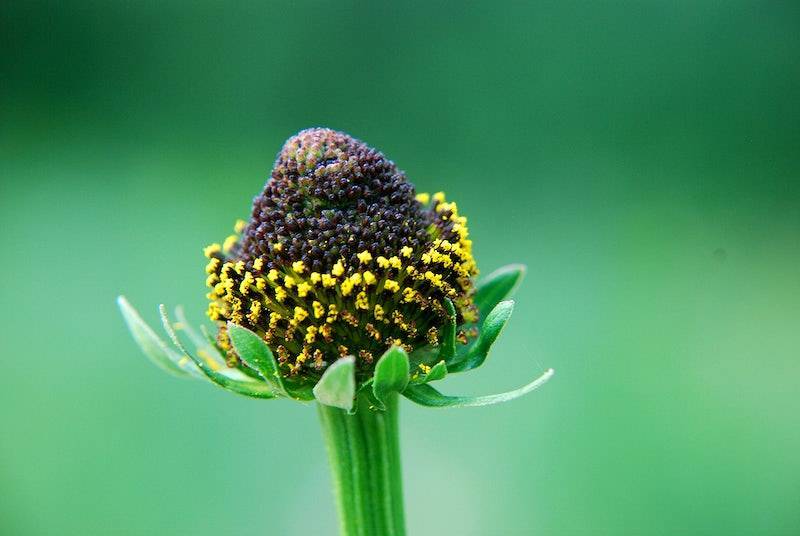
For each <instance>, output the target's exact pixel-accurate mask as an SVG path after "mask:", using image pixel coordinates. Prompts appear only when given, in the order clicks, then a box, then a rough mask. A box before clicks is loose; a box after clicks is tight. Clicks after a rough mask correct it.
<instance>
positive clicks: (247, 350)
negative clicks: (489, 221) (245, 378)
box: [228, 322, 289, 397]
mask: <svg viewBox="0 0 800 536" xmlns="http://www.w3.org/2000/svg"><path fill="white" fill-rule="evenodd" d="M228 336H229V337H230V338H231V343H232V344H233V348H234V350H236V353H237V354H238V355H239V358H240V359H241V360H242V361H244V363H245V365H247V366H248V367H250V368H252V369H253V370H255V371H257V372H258V373H259V374H260V375H261V376H262V377H263V378H264V380H266V381H267V382H268V383H269V384H270V385H271V386H272V391H273V392H274V393H275V394H277V395H283V396H286V397H288V396H289V393H287V392H286V387H285V386H284V384H283V378H282V377H281V373H280V370H279V369H278V363H277V362H276V361H275V357H274V356H273V355H272V350H270V349H269V346H267V343H266V342H264V340H262V339H261V337H259V336H258V335H256V334H255V333H253V332H252V331H250V330H249V329H247V328H244V327H242V326H240V325H238V324H234V323H233V322H228Z"/></svg>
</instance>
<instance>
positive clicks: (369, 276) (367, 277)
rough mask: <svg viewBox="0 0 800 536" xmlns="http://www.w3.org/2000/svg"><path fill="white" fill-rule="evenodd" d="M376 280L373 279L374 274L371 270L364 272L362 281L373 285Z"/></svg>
mask: <svg viewBox="0 0 800 536" xmlns="http://www.w3.org/2000/svg"><path fill="white" fill-rule="evenodd" d="M376 281H377V279H375V275H374V274H373V273H372V272H370V271H369V270H367V271H366V272H364V283H366V284H367V285H374V284H375V282H376Z"/></svg>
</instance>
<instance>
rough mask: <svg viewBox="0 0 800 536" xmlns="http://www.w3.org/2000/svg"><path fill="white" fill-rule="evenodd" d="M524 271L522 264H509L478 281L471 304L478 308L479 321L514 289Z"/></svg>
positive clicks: (525, 269)
mask: <svg viewBox="0 0 800 536" xmlns="http://www.w3.org/2000/svg"><path fill="white" fill-rule="evenodd" d="M526 271H527V268H526V267H525V265H524V264H509V265H508V266H503V267H502V268H499V269H497V270H495V271H494V272H492V273H491V274H489V275H487V276H486V277H484V278H483V279H481V280H480V281H478V283H477V284H476V286H475V296H474V297H473V302H474V303H475V306H476V307H477V308H478V312H479V313H480V318H481V320H483V319H485V318H486V317H487V316H488V314H489V312H490V311H491V310H492V309H494V308H495V307H496V306H497V304H498V303H500V302H501V301H502V300H504V299H505V298H506V297H508V296H509V295H510V294H511V293H512V292H513V291H514V289H516V287H517V286H518V285H519V283H520V282H521V281H522V278H523V277H524V276H525V272H526Z"/></svg>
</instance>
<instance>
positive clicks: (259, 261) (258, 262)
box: [253, 257, 264, 272]
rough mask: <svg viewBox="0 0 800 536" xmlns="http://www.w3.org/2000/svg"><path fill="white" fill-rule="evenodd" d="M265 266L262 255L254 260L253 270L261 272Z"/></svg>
mask: <svg viewBox="0 0 800 536" xmlns="http://www.w3.org/2000/svg"><path fill="white" fill-rule="evenodd" d="M263 267H264V259H262V258H261V257H259V258H257V259H256V260H254V261H253V270H256V271H258V272H260V271H261V269H262V268H263Z"/></svg>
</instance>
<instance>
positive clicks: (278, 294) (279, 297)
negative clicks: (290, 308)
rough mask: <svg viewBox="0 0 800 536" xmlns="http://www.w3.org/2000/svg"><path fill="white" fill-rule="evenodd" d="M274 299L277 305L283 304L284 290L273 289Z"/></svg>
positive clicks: (281, 288)
mask: <svg viewBox="0 0 800 536" xmlns="http://www.w3.org/2000/svg"><path fill="white" fill-rule="evenodd" d="M275 299H276V300H277V301H278V303H283V300H285V299H286V290H285V289H284V288H283V287H275Z"/></svg>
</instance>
